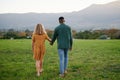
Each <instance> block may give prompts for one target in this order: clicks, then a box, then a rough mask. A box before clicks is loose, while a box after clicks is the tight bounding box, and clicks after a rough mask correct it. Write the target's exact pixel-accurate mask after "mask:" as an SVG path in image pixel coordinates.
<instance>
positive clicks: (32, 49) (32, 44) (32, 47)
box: [32, 41, 34, 51]
mask: <svg viewBox="0 0 120 80" xmlns="http://www.w3.org/2000/svg"><path fill="white" fill-rule="evenodd" d="M32 51H34V41H32Z"/></svg>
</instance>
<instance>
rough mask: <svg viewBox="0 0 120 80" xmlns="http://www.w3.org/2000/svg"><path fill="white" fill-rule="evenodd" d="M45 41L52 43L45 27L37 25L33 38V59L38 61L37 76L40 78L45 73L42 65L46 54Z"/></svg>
mask: <svg viewBox="0 0 120 80" xmlns="http://www.w3.org/2000/svg"><path fill="white" fill-rule="evenodd" d="M45 40H48V41H49V42H50V41H51V39H50V38H49V37H48V35H47V33H46V31H45V29H44V26H43V25H42V24H37V26H36V28H35V30H34V32H33V36H32V50H33V53H34V55H33V58H34V59H35V60H36V70H37V76H40V73H41V72H42V71H43V69H42V65H43V57H44V54H45Z"/></svg>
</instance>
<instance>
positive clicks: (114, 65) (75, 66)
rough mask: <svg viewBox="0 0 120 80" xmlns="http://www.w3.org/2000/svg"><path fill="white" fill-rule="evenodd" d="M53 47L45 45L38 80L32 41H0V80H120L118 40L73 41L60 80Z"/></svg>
mask: <svg viewBox="0 0 120 80" xmlns="http://www.w3.org/2000/svg"><path fill="white" fill-rule="evenodd" d="M56 46H57V45H56V44H55V45H54V46H50V45H49V43H48V42H46V54H45V57H44V66H43V67H44V72H43V73H42V74H41V76H40V77H37V76H36V70H35V61H34V60H33V57H32V55H33V53H32V51H31V40H23V39H22V40H0V80H120V40H74V45H73V50H72V51H71V52H69V64H68V74H67V75H66V76H65V78H63V79H62V78H59V76H58V74H59V63H58V62H59V59H58V54H57V48H56Z"/></svg>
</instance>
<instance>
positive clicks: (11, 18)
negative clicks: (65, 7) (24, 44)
mask: <svg viewBox="0 0 120 80" xmlns="http://www.w3.org/2000/svg"><path fill="white" fill-rule="evenodd" d="M59 16H64V17H65V20H66V24H69V25H71V28H72V29H74V30H85V29H109V28H119V29H120V1H114V2H111V3H108V4H93V5H91V6H89V7H87V8H85V9H83V10H81V11H78V12H70V13H24V14H20V13H19V14H18V13H6V14H0V29H9V28H14V29H31V30H33V28H34V26H35V25H36V24H37V23H42V24H44V26H45V28H46V29H52V30H53V29H54V28H55V27H56V26H57V25H58V24H59V23H58V17H59Z"/></svg>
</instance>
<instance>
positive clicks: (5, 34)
mask: <svg viewBox="0 0 120 80" xmlns="http://www.w3.org/2000/svg"><path fill="white" fill-rule="evenodd" d="M46 31H47V34H48V36H49V37H52V35H53V31H52V30H48V29H46ZM32 33H33V31H30V30H29V29H26V30H21V31H18V30H14V29H8V30H0V39H25V38H27V39H31V37H32ZM72 34H73V38H74V39H120V29H114V28H113V29H104V30H85V31H79V32H77V31H75V30H72Z"/></svg>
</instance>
